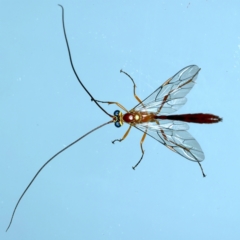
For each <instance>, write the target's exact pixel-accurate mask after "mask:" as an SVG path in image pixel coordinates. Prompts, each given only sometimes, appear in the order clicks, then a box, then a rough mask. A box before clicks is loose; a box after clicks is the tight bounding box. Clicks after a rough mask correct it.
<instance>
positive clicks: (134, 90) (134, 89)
mask: <svg viewBox="0 0 240 240" xmlns="http://www.w3.org/2000/svg"><path fill="white" fill-rule="evenodd" d="M120 73H124V74H125V75H127V76H128V77H129V78H130V79H131V80H132V82H133V94H134V97H135V98H136V99H137V101H138V102H139V103H142V101H141V99H140V98H139V97H138V96H137V94H136V87H137V85H136V84H135V82H134V80H133V78H132V77H131V76H130V75H129V74H128V73H126V72H124V71H123V70H122V69H121V70H120ZM142 105H143V104H142ZM143 107H144V105H143Z"/></svg>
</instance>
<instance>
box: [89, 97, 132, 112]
mask: <svg viewBox="0 0 240 240" xmlns="http://www.w3.org/2000/svg"><path fill="white" fill-rule="evenodd" d="M92 101H96V102H99V103H107V104H116V105H117V106H118V107H120V108H121V109H122V110H124V111H125V112H129V111H128V110H127V109H126V108H125V107H124V106H123V105H121V104H120V103H118V102H107V101H99V100H96V99H94V100H93V99H92Z"/></svg>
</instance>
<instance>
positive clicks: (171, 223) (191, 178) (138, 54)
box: [0, 0, 240, 240]
mask: <svg viewBox="0 0 240 240" xmlns="http://www.w3.org/2000/svg"><path fill="white" fill-rule="evenodd" d="M143 2H144V1H142V3H141V1H131V0H130V1H61V2H57V1H35V2H34V1H33V2H30V1H1V8H0V34H1V44H0V109H1V115H0V131H1V132H0V136H1V137H0V141H1V143H0V159H1V167H0V182H1V184H0V203H1V204H0V208H1V209H0V212H1V217H0V239H18V240H21V239H23V240H32V239H34V240H38V239H41V240H42V239H67V240H69V239H71V240H74V239H124V240H128V239H129V240H130V239H138V240H141V239H144V240H145V239H164V240H169V239H174V240H175V239H195V240H196V239H205V240H208V239H211V240H212V239H218V240H222V239H231V240H233V239H239V237H240V228H239V221H240V204H239V203H240V194H239V191H240V190H239V183H240V174H239V169H240V161H239V152H238V149H239V127H238V125H239V102H240V101H239V100H240V98H239V89H240V32H239V26H240V14H239V9H240V2H239V1H238V0H236V1H200V0H199V1H191V2H189V1H146V2H145V3H143ZM58 3H61V4H62V5H63V6H64V8H65V24H66V30H67V34H68V39H69V44H70V47H71V51H72V57H73V61H74V64H75V67H76V70H77V72H78V74H79V76H80V78H81V79H82V81H83V83H84V84H85V85H86V87H87V88H88V90H89V91H90V92H91V93H92V94H93V96H94V97H95V98H96V99H99V100H106V101H118V102H120V103H121V104H122V105H123V106H125V107H126V108H127V109H131V108H132V107H133V106H135V105H136V100H135V99H134V97H133V94H132V83H131V81H129V79H128V78H127V77H126V76H124V74H120V72H119V70H120V69H123V70H125V71H127V72H128V73H129V74H130V75H131V76H132V77H133V78H134V79H135V81H136V84H137V94H138V96H139V97H140V98H142V99H143V98H145V97H146V96H147V95H148V94H150V93H151V92H152V91H154V90H155V89H156V88H157V87H159V86H160V85H161V84H162V83H163V82H164V81H165V80H166V79H168V78H169V77H171V76H172V75H174V74H175V73H176V72H177V71H179V70H180V69H182V68H183V67H185V66H187V65H190V64H197V65H198V66H199V67H201V68H202V70H201V71H200V73H199V76H198V79H197V84H196V86H194V88H193V90H192V91H191V92H190V93H189V94H188V96H187V97H188V102H187V103H186V105H185V106H184V107H182V108H181V109H180V111H178V113H193V112H204V113H214V114H216V115H219V116H221V117H223V122H221V123H219V124H213V125H194V124H191V125H190V133H191V134H192V135H193V136H194V137H195V138H196V139H197V141H198V142H199V143H200V145H201V147H202V149H203V150H204V153H205V156H206V158H205V161H204V162H203V163H202V165H203V168H204V170H205V173H206V174H207V177H206V178H203V177H202V175H201V171H200V169H199V167H198V165H197V164H196V163H193V162H190V161H188V160H186V159H184V158H182V157H181V156H179V155H178V154H174V153H173V152H171V151H170V150H168V149H167V148H165V147H164V146H162V145H161V144H159V143H158V142H157V141H154V140H153V139H151V138H146V140H145V142H144V149H145V150H146V152H145V156H144V159H143V161H142V163H141V164H140V165H139V166H138V168H137V169H136V171H133V170H132V166H133V165H134V164H135V163H136V162H137V161H138V160H139V157H140V155H141V151H140V147H139V141H140V139H141V136H142V133H141V132H140V131H137V130H136V129H132V130H131V132H130V134H129V136H128V137H127V139H126V140H124V141H123V142H122V143H116V144H114V145H113V144H112V143H111V141H112V140H114V139H116V138H120V137H122V136H123V134H124V133H125V131H126V130H127V126H126V125H124V126H123V127H122V128H120V129H117V128H116V127H115V126H114V125H113V124H112V125H109V126H106V127H104V128H102V129H100V130H98V131H97V132H95V133H93V134H91V135H89V136H88V137H86V138H85V139H84V140H82V141H81V142H79V143H78V144H76V145H75V146H73V147H72V148H70V149H69V150H67V151H66V152H64V153H63V154H61V155H60V156H59V157H57V158H56V159H55V160H54V161H52V162H51V163H50V164H49V165H48V166H47V167H46V168H45V169H44V170H43V171H42V173H41V174H40V175H39V177H38V178H37V179H36V181H35V182H34V183H33V185H32V186H31V188H30V189H29V191H28V192H27V194H26V195H25V197H24V198H23V199H22V202H21V203H20V205H19V208H18V209H17V211H16V215H15V218H14V220H13V223H12V226H11V228H10V229H9V231H8V232H7V233H5V229H6V227H7V226H8V223H9V220H10V217H11V214H12V211H13V208H14V206H15V204H16V202H17V200H18V198H19V196H20V195H21V193H22V192H23V190H24V189H25V187H26V186H27V184H28V183H29V181H30V180H31V179H32V177H33V176H34V174H35V173H36V171H37V170H38V169H39V168H40V167H41V166H42V164H43V163H44V162H45V161H47V159H49V158H50V157H51V156H52V155H53V154H55V153H56V152H57V151H59V150H60V149H61V148H63V147H64V146H66V145H67V144H69V143H70V142H71V141H74V140H75V139H77V138H78V137H80V136H81V135H83V134H84V133H86V132H87V131H89V130H91V129H93V128H94V127H96V126H98V125H100V124H102V123H104V122H107V121H109V120H110V119H109V117H108V116H107V115H105V114H104V113H103V112H102V111H101V110H100V109H99V108H98V107H97V106H96V105H95V104H94V103H93V102H91V101H90V98H89V96H88V95H87V94H86V93H85V92H84V90H83V89H82V87H81V86H80V85H79V83H78V82H77V80H76V78H75V76H74V74H73V72H72V69H71V67H70V64H69V59H68V55H67V49H66V44H65V40H64V36H63V30H62V22H61V21H62V20H61V9H60V8H59V7H58V6H57V4H58ZM103 107H104V108H105V109H106V110H107V111H108V112H110V113H111V114H112V113H113V112H114V110H116V109H117V108H116V107H115V106H107V105H103Z"/></svg>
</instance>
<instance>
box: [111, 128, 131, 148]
mask: <svg viewBox="0 0 240 240" xmlns="http://www.w3.org/2000/svg"><path fill="white" fill-rule="evenodd" d="M131 127H132V125H130V126H129V128H128V130H127V131H126V132H125V134H124V135H123V137H122V138H121V139H115V140H113V141H112V143H113V144H114V143H115V142H116V141H118V142H121V141H122V140H124V139H125V138H126V137H127V135H128V133H129V132H130V129H131Z"/></svg>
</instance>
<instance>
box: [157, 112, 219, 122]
mask: <svg viewBox="0 0 240 240" xmlns="http://www.w3.org/2000/svg"><path fill="white" fill-rule="evenodd" d="M154 118H155V119H169V120H176V121H183V122H190V123H207V124H208V123H217V122H220V121H222V118H220V117H218V116H216V115H213V114H210V113H193V114H179V115H168V116H166V115H162V116H155V117H154Z"/></svg>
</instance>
